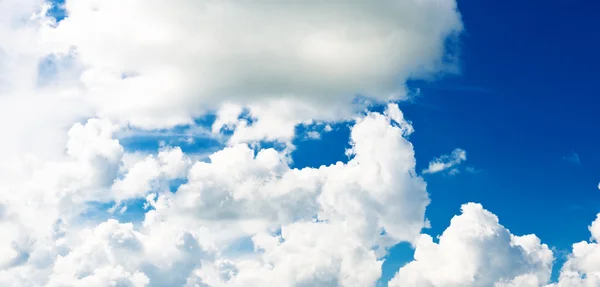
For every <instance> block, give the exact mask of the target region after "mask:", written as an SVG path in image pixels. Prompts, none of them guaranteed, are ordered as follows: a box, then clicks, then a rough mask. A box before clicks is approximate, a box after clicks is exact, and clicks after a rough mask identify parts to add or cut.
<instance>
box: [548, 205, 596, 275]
mask: <svg viewBox="0 0 600 287" xmlns="http://www.w3.org/2000/svg"><path fill="white" fill-rule="evenodd" d="M588 229H589V230H590V233H591V238H590V242H586V241H582V242H579V243H575V244H573V252H572V253H571V254H570V255H569V257H568V259H567V262H565V263H564V265H563V266H562V268H561V270H560V276H559V280H558V282H557V283H555V284H551V285H548V287H570V286H586V287H587V286H598V285H599V284H600V246H599V245H598V240H600V214H598V215H597V217H596V220H594V221H593V222H592V224H591V225H590V226H589V228H588Z"/></svg>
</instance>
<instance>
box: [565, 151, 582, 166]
mask: <svg viewBox="0 0 600 287" xmlns="http://www.w3.org/2000/svg"><path fill="white" fill-rule="evenodd" d="M563 159H564V160H566V161H568V162H570V163H574V164H581V161H580V160H579V155H578V154H577V153H576V152H571V153H570V154H569V155H566V156H564V157H563Z"/></svg>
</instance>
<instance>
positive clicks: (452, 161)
mask: <svg viewBox="0 0 600 287" xmlns="http://www.w3.org/2000/svg"><path fill="white" fill-rule="evenodd" d="M466 160H467V152H466V151H465V150H463V149H460V148H457V149H454V151H452V153H451V154H449V155H442V156H440V157H438V158H435V159H434V160H432V161H431V162H430V163H429V167H428V168H427V169H425V170H423V173H436V172H440V171H443V170H446V169H449V168H452V167H454V166H456V165H459V164H460V163H462V162H463V161H466ZM457 173H459V171H458V169H456V168H454V169H452V170H450V172H449V173H448V174H450V175H455V174H457Z"/></svg>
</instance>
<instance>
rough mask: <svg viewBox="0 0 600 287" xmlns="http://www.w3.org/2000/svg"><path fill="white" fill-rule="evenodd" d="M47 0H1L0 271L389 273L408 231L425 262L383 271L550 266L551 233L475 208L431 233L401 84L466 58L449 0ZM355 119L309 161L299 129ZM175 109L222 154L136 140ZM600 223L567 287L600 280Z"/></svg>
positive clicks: (362, 277)
mask: <svg viewBox="0 0 600 287" xmlns="http://www.w3.org/2000/svg"><path fill="white" fill-rule="evenodd" d="M52 5H57V4H52V3H46V2H44V1H42V0H5V1H0V117H1V118H0V119H1V120H0V129H2V131H3V136H4V137H3V139H4V140H2V141H0V158H2V161H0V234H2V236H0V285H2V286H57V287H58V286H203V287H206V286H215V287H217V286H376V285H377V284H378V283H380V282H379V280H380V278H381V276H382V265H383V263H384V258H385V256H386V255H387V253H388V250H389V249H390V248H391V247H393V246H395V245H397V244H399V243H401V242H408V243H410V244H411V245H412V246H414V247H415V260H414V261H413V262H410V263H408V264H407V265H405V266H403V267H402V268H401V269H400V270H399V271H398V273H397V275H396V277H395V278H394V279H393V280H392V281H390V283H389V284H390V286H410V285H411V284H412V285H415V286H428V285H430V286H471V285H472V286H492V284H495V285H498V286H539V285H541V284H545V283H547V281H548V278H549V274H550V268H551V264H552V258H553V257H552V252H550V251H549V249H548V247H547V246H546V245H544V244H542V243H541V242H540V240H539V239H538V238H537V237H535V235H525V236H516V235H512V234H511V233H510V232H509V231H508V230H507V229H506V228H504V227H503V226H501V225H500V224H499V223H498V219H497V218H496V217H495V216H494V215H493V214H491V213H490V212H488V211H485V210H484V209H483V208H482V207H481V206H479V205H477V204H466V205H464V206H463V214H462V215H459V216H457V217H455V218H454V219H453V220H452V222H451V224H450V227H448V229H447V230H446V231H445V232H444V233H443V234H442V235H441V237H440V238H439V240H438V242H437V243H436V242H434V241H433V239H432V238H431V237H430V236H428V235H423V234H422V230H423V229H424V228H427V227H428V226H429V222H428V220H427V219H426V217H425V210H426V208H427V206H428V205H429V194H428V192H427V190H426V182H425V181H424V179H423V178H422V177H421V176H420V175H419V174H418V173H417V172H416V171H415V166H416V161H415V154H414V149H413V146H412V144H411V142H410V141H409V137H410V135H411V134H412V133H413V132H414V130H413V127H412V124H411V123H410V122H409V121H407V120H406V119H405V118H404V115H403V113H402V111H401V110H400V109H399V108H398V105H397V104H394V103H393V101H395V100H400V99H402V98H404V97H405V93H406V91H405V90H404V88H403V87H404V85H403V84H404V83H405V82H406V80H408V79H410V78H421V79H423V78H430V77H433V76H436V75H437V74H438V73H447V72H453V71H454V70H455V68H456V66H455V64H456V57H455V56H456V55H454V54H452V53H450V51H448V50H447V49H446V48H447V47H450V46H451V45H452V44H453V41H454V40H455V36H456V35H457V34H458V33H460V32H461V31H462V23H461V19H460V14H459V13H458V11H457V5H456V2H455V1H453V0H398V1H384V2H381V3H378V5H372V4H371V3H369V2H362V1H350V2H343V1H333V2H332V1H325V2H323V1H321V2H315V1H313V2H309V3H308V2H300V1H250V2H242V1H218V2H215V1H192V0H175V1H168V2H167V1H155V0H150V1H138V0H125V1H117V0H104V1H96V0H92V1H89V0H66V1H64V4H60V5H64V6H63V7H61V8H64V10H65V15H66V17H65V18H64V19H58V20H57V19H55V18H53V17H52V16H51V15H50V13H49V11H50V10H51V7H52ZM451 50H452V49H451ZM357 99H359V100H357ZM371 104H375V105H379V106H381V107H384V108H383V111H381V112H373V111H369V110H368V107H369V106H370V105H371ZM366 108H367V109H366ZM372 110H373V109H372ZM207 119H208V120H207ZM210 119H212V120H210ZM207 122H208V123H207ZM340 122H344V123H346V124H349V125H350V134H349V138H348V143H349V149H348V150H347V152H346V154H347V155H348V159H347V160H345V161H344V162H341V161H340V162H337V163H334V164H330V165H323V166H320V167H314V168H313V167H304V168H301V167H298V168H297V167H294V165H293V158H292V151H293V150H294V149H295V148H296V147H295V146H294V145H293V144H292V140H293V139H294V138H295V137H296V136H297V134H296V129H295V128H296V127H297V126H298V125H302V124H306V125H308V124H311V123H316V124H318V125H316V126H319V127H324V128H322V131H324V132H327V131H331V130H332V127H331V125H335V124H336V123H340ZM182 125H183V128H185V129H186V136H189V137H190V138H193V137H194V133H196V132H197V133H202V136H203V137H214V139H215V141H216V142H218V143H219V144H220V146H219V148H218V150H217V151H216V152H212V151H211V152H208V151H206V150H200V151H196V150H193V151H190V150H186V149H185V148H184V147H183V146H182V147H178V146H177V145H175V144H172V143H167V144H165V143H161V144H157V145H151V146H158V147H157V148H150V149H147V148H146V149H142V148H140V149H139V150H134V149H133V148H131V147H128V145H127V143H126V142H127V141H129V142H131V141H133V142H135V140H139V141H140V142H143V141H148V139H149V138H150V139H152V137H151V136H148V135H156V134H169V133H170V131H174V132H173V133H174V134H176V133H177V131H178V129H179V130H180V129H181V128H182ZM320 131H321V129H320V128H319V129H318V130H317V129H314V130H311V129H309V133H307V137H310V138H313V139H315V140H316V139H318V138H319V132H320ZM310 132H312V133H310ZM124 134H126V135H129V138H127V141H125V140H124V138H122V137H120V135H124ZM144 135H145V136H144ZM265 141H266V142H268V143H273V144H272V146H275V147H274V148H268V147H267V146H271V145H269V144H264V143H265ZM190 143H191V141H190ZM198 146H201V144H198ZM261 146H264V147H261ZM280 146H282V148H280ZM207 153H208V154H210V155H209V156H205V155H206V154H207ZM465 159H466V154H465V152H464V151H462V150H456V151H455V152H454V153H453V154H452V156H447V157H442V158H440V159H438V160H437V161H435V162H433V163H432V164H433V165H430V168H429V169H428V171H426V172H436V171H440V170H443V169H447V168H452V167H453V166H454V165H456V164H459V163H460V162H462V161H464V160H465ZM129 210H133V211H132V212H133V213H135V214H137V217H135V218H132V216H125V215H124V214H129V213H128V212H129ZM598 226H600V225H599V223H597V222H595V223H594V224H592V226H591V227H590V231H591V232H592V242H591V243H586V242H582V243H578V244H575V246H574V249H573V254H572V255H571V257H569V261H568V262H567V264H565V266H564V267H563V268H562V271H561V277H560V281H559V282H558V283H557V284H558V285H559V286H573V285H584V286H586V285H585V284H588V285H587V286H592V285H595V284H597V281H594V280H597V279H596V278H597V273H598V270H597V268H596V266H597V265H598V264H596V263H595V262H596V261H597V260H596V259H595V258H596V257H597V256H596V253H597V252H596V249H595V248H596V244H597V243H596V241H597V240H598V237H599V236H600V235H598V233H599V232H598V229H599V228H598ZM594 256H596V257H594ZM594 260H596V261H594ZM595 268H596V269H595ZM594 276H595V277H594ZM561 284H562V285H561Z"/></svg>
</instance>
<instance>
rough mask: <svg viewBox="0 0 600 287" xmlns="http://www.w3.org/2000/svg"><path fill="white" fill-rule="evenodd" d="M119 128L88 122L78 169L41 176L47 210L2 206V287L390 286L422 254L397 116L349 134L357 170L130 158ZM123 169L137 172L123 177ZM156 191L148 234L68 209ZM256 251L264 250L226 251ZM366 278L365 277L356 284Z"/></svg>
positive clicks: (273, 156)
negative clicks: (382, 280) (408, 249)
mask: <svg viewBox="0 0 600 287" xmlns="http://www.w3.org/2000/svg"><path fill="white" fill-rule="evenodd" d="M385 114H388V115H389V114H390V113H389V111H388V112H386V113H385ZM392 121H395V122H397V124H392ZM114 130H115V127H114V126H113V125H112V124H110V123H109V122H108V121H102V120H90V121H88V122H87V123H86V124H85V125H82V124H76V125H75V126H74V127H73V128H72V129H71V131H70V132H69V136H70V140H69V142H68V145H67V146H68V149H67V155H68V156H69V157H71V159H69V160H68V161H66V162H60V163H56V164H58V165H61V166H62V165H64V166H68V165H71V164H73V168H71V169H65V168H61V169H56V168H51V169H48V170H47V169H42V170H41V172H43V173H40V172H36V173H40V174H45V173H47V172H55V171H61V173H59V174H54V173H50V174H49V175H45V177H44V178H47V180H54V181H57V182H58V183H60V185H56V187H55V192H54V193H52V194H51V195H53V197H51V198H50V200H49V202H47V203H44V205H43V206H46V207H45V208H47V209H48V210H49V212H45V213H44V210H43V209H39V208H33V209H20V208H19V207H20V206H17V205H15V204H13V206H8V205H3V209H2V210H3V213H2V215H3V216H2V217H1V218H0V230H2V231H3V234H11V236H5V237H3V239H2V240H0V252H1V253H2V255H3V256H2V258H4V259H5V261H3V262H2V269H1V270H0V283H2V284H4V285H27V284H29V283H27V282H30V283H31V282H34V284H35V285H47V286H64V285H69V286H98V285H103V284H105V283H107V282H112V283H111V284H124V285H126V286H146V285H148V286H172V285H183V284H187V283H189V284H192V283H190V282H196V283H198V282H202V284H208V286H225V285H227V286H247V285H248V284H252V283H253V282H254V284H258V285H263V286H264V285H269V284H271V283H270V282H277V284H279V285H278V286H296V285H301V284H309V285H314V284H317V285H319V284H321V285H322V284H329V285H332V286H338V285H339V286H354V284H360V285H364V286H370V285H374V284H375V282H376V281H377V280H378V278H379V277H380V275H381V264H382V257H383V256H384V255H385V252H386V248H388V247H391V246H393V245H395V244H397V243H399V242H402V241H408V242H415V240H416V239H417V238H418V236H419V233H420V231H421V229H422V228H423V227H425V226H426V225H427V222H426V220H425V217H424V213H425V207H426V206H427V205H428V203H429V199H428V194H427V192H426V190H425V182H424V181H423V179H422V178H420V177H418V176H415V170H414V167H415V159H414V151H413V148H412V145H411V144H410V142H408V141H407V140H406V139H405V136H406V135H407V134H408V133H409V132H410V131H412V127H411V126H410V125H409V124H408V123H407V122H406V121H405V120H404V119H403V118H402V117H399V116H395V117H394V119H391V118H389V117H387V116H385V115H384V114H380V113H369V114H368V115H366V116H365V117H363V118H358V119H357V120H356V123H355V125H354V126H353V128H352V132H351V136H350V141H351V146H352V148H351V150H350V152H351V154H352V155H353V159H352V160H350V161H349V162H348V163H347V164H343V163H337V164H335V165H331V166H323V167H321V168H318V169H314V168H304V169H291V168H290V167H289V166H288V163H289V162H288V155H287V154H286V152H287V151H285V150H284V151H282V152H278V151H276V150H274V149H261V150H259V151H258V152H256V153H255V151H254V150H252V149H250V148H249V147H248V145H247V144H237V145H233V146H231V147H227V148H225V149H223V150H221V151H218V152H216V153H214V154H213V155H211V156H210V161H206V162H200V161H197V162H192V161H191V160H190V159H189V158H188V157H187V156H186V155H185V154H184V153H183V152H182V151H181V150H180V149H179V148H169V147H163V148H161V150H160V151H159V153H158V154H157V155H156V156H146V157H145V158H140V157H139V156H135V155H130V156H127V157H124V153H123V149H122V147H121V145H120V144H119V142H118V141H117V140H114V139H113V138H112V136H114V134H113V133H112V131H114ZM121 158H123V159H125V160H126V161H127V162H123V166H122V167H121V168H119V167H118V165H117V163H119V162H121ZM99 159H102V160H101V161H100V162H102V163H103V164H102V165H97V164H96V163H97V162H98V160H99ZM107 164H109V165H107ZM125 165H126V167H124V166H125ZM106 166H112V168H110V169H107V168H106ZM82 167H86V168H85V169H82ZM99 171H102V173H100V174H97V173H98V172H99ZM121 172H125V174H124V177H123V178H122V179H119V180H116V181H115V182H114V184H112V181H113V180H114V179H115V178H116V176H117V175H118V174H119V173H121ZM88 174H89V175H90V176H91V175H94V178H102V179H103V180H100V181H98V180H91V179H89V177H84V176H83V175H86V176H87V175H88ZM96 174H97V175H96ZM182 176H185V177H186V178H187V181H188V182H187V183H186V184H184V185H182V186H181V187H180V188H179V190H178V191H177V193H171V192H170V191H169V190H167V189H164V188H155V186H161V182H163V181H164V182H168V181H169V180H170V179H174V178H178V177H182ZM82 180H84V181H83V182H82ZM34 182H35V183H36V184H44V181H40V180H39V179H38V180H34ZM71 182H72V183H71ZM83 183H85V185H84V184H83ZM65 184H66V185H65ZM50 186H51V187H52V186H53V185H50ZM108 191H110V192H108ZM150 191H152V192H155V193H157V194H151V195H149V196H148V197H147V201H148V204H149V205H150V206H151V210H149V211H147V212H146V214H145V219H144V221H143V223H142V225H141V226H140V227H137V228H136V227H134V226H133V225H132V224H131V223H120V222H118V221H116V220H112V219H111V220H108V221H105V222H103V223H100V224H99V225H97V226H96V225H95V224H93V221H92V222H90V221H88V220H85V218H81V217H79V215H80V214H81V212H83V211H84V210H85V208H84V207H82V208H81V209H80V210H79V211H78V212H77V211H74V210H67V209H63V208H72V207H73V205H72V204H73V200H75V197H73V196H74V195H78V196H77V197H76V198H77V200H79V202H80V203H82V204H84V203H86V202H88V201H91V200H100V201H102V202H110V201H112V200H117V201H119V200H124V199H130V198H143V197H144V196H146V194H147V193H148V192H150ZM24 192H28V193H31V196H32V197H31V198H36V196H37V195H38V194H42V195H45V193H35V192H36V191H35V190H32V191H30V190H24ZM25 195H26V193H23V194H22V196H24V197H23V198H22V199H21V200H25V201H27V197H26V196H25ZM65 200H69V201H66V202H65ZM55 202H59V204H58V206H55V205H54V204H56V203H55ZM63 202H64V203H65V205H63ZM40 215H42V216H44V220H37V222H38V223H39V225H36V226H28V225H25V224H21V222H20V221H18V219H21V220H22V221H23V222H28V219H29V218H31V217H35V216H40ZM53 222H56V223H54V224H53ZM90 223H92V225H89V224H90ZM48 226H56V227H55V228H54V229H52V230H48V228H47V227H48ZM56 230H58V233H57V231H56ZM278 230H279V231H280V233H279V232H278ZM244 239H251V240H252V242H253V245H254V247H255V250H238V251H236V252H233V253H231V252H230V251H227V250H229V249H230V248H231V246H234V245H235V243H236V242H238V241H239V240H244ZM325 239H327V240H325ZM224 262H229V263H227V264H225V263H224ZM357 266H358V267H359V268H361V270H363V271H364V272H359V273H357V272H355V270H356V269H355V268H358V267H357ZM215 274H217V275H215ZM186 282H187V283H186ZM357 282H358V283H357Z"/></svg>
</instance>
